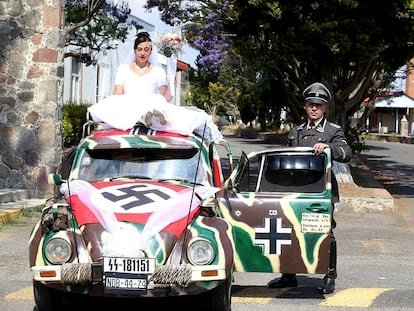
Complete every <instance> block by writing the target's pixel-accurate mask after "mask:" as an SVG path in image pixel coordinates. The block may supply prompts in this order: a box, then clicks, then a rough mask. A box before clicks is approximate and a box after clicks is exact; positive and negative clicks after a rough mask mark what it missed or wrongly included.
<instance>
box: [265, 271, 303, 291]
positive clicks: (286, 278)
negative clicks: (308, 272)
mask: <svg viewBox="0 0 414 311" xmlns="http://www.w3.org/2000/svg"><path fill="white" fill-rule="evenodd" d="M267 286H268V287H270V288H285V287H297V286H298V281H297V280H296V275H294V274H282V277H281V278H280V279H273V280H271V281H270V282H269V283H267Z"/></svg>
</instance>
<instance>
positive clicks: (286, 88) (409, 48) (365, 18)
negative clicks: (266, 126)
mask: <svg viewBox="0 0 414 311" xmlns="http://www.w3.org/2000/svg"><path fill="white" fill-rule="evenodd" d="M147 6H148V7H155V6H157V7H158V8H159V9H160V11H161V15H162V16H163V18H164V20H166V21H168V20H170V21H172V22H174V21H177V20H180V19H181V20H182V21H184V22H185V24H186V23H190V22H191V23H190V24H189V26H188V27H187V28H186V29H187V31H188V32H190V33H189V34H188V38H190V39H189V43H190V44H194V43H197V36H198V35H199V34H203V32H201V31H200V29H203V28H208V27H209V28H211V25H212V22H213V18H214V21H215V22H216V23H217V24H219V25H220V28H217V29H220V31H222V34H223V35H221V36H217V33H212V32H211V33H212V34H211V41H212V42H208V44H207V43H205V44H204V46H208V45H209V46H211V47H214V48H215V49H220V48H222V49H223V50H224V51H231V50H234V51H235V54H236V55H238V56H239V57H240V59H241V61H238V62H237V64H238V66H240V67H238V66H234V62H233V61H232V60H230V61H226V62H220V66H221V68H223V67H226V66H232V69H234V74H237V75H239V78H238V79H232V80H231V81H229V83H233V82H235V81H237V82H238V84H237V85H236V87H238V88H239V90H240V94H241V98H243V100H241V101H240V102H244V103H247V104H248V105H251V104H253V105H255V106H256V109H255V110H256V111H257V112H258V114H259V118H262V117H263V116H260V114H262V115H264V114H268V113H269V112H271V113H272V112H273V113H274V112H277V111H280V110H281V109H282V108H283V107H286V109H288V111H289V114H288V116H289V117H290V121H293V122H298V121H299V120H300V119H301V118H302V117H303V109H302V106H303V99H302V97H301V91H302V90H303V89H304V87H305V86H306V85H307V84H309V83H312V82H315V81H320V82H323V83H325V84H327V85H328V86H329V87H330V88H331V89H332V91H333V94H334V102H333V104H332V105H330V106H329V110H328V118H329V119H331V120H333V121H336V122H338V123H340V124H342V125H343V126H346V125H347V122H346V120H347V119H348V118H349V117H350V116H351V115H353V114H354V112H355V111H356V110H358V109H359V107H360V103H361V102H362V101H363V99H365V98H366V97H367V96H369V95H370V96H371V97H375V94H376V93H377V92H379V91H381V90H382V88H383V87H384V86H386V85H388V84H389V77H390V76H392V73H393V72H395V71H396V70H397V69H398V68H399V67H400V66H402V65H403V64H408V65H409V66H410V64H409V61H410V59H411V58H412V57H413V56H414V48H413V42H414V27H413V26H414V23H413V22H414V18H413V17H414V16H413V10H412V0H379V1H378V0H375V1H374V0H345V1H342V0H341V1H339V0H323V1H298V0H280V1H268V0H255V1H250V0H237V1H230V0H218V1H214V2H212V1H208V0H207V1H173V0H168V1H167V0H157V1H154V0H151V1H147ZM195 8H198V10H196V9H195ZM374 8H375V12H374ZM166 12H167V13H168V14H163V13H166ZM199 12H202V16H200V13H199ZM194 25H197V27H196V26H194ZM192 29H196V30H197V32H194V31H193V32H191V31H192ZM206 38H207V36H205V37H204V38H203V39H204V40H206ZM219 38H224V39H225V40H231V48H229V45H228V44H227V43H223V44H222V45H220V44H218V43H217V42H216V41H217V40H218V39H219ZM203 52H204V53H208V52H211V53H213V52H214V53H215V54H216V55H218V54H219V52H218V51H217V50H216V51H214V49H210V50H209V49H204V50H203ZM224 55H230V54H229V53H227V54H224ZM202 56H203V57H204V58H206V59H208V56H209V55H208V54H204V55H202ZM210 58H211V55H210ZM201 60H202V59H200V60H199V63H198V65H201V66H200V67H201V69H200V70H205V68H203V65H204V63H203V62H201ZM212 63H213V64H214V62H212ZM215 64H217V62H216V63H215ZM222 70H223V69H220V72H221V71H222ZM252 72H254V74H252ZM387 73H391V75H389V74H388V75H387ZM216 78H217V79H219V78H220V73H218V74H217V75H216ZM209 79H211V77H209ZM246 81H247V82H246ZM210 82H211V80H210ZM256 96H258V97H257V100H252V99H250V100H246V99H248V98H255V97H256ZM266 117H268V116H266Z"/></svg>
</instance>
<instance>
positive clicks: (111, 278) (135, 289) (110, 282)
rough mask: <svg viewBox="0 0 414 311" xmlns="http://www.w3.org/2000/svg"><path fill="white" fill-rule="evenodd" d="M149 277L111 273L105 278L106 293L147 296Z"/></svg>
mask: <svg viewBox="0 0 414 311" xmlns="http://www.w3.org/2000/svg"><path fill="white" fill-rule="evenodd" d="M147 284H148V279H147V275H145V274H141V275H131V274H120V273H110V274H106V275H105V278H104V287H105V290H104V291H105V293H108V294H133V295H145V294H146V293H147Z"/></svg>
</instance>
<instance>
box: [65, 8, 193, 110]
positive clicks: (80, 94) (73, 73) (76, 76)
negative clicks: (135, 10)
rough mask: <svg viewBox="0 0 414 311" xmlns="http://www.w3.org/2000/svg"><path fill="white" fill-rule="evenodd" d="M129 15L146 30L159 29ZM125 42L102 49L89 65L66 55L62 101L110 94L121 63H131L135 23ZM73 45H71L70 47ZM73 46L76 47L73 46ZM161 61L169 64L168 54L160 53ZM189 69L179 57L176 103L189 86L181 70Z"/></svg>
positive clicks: (89, 100)
mask: <svg viewBox="0 0 414 311" xmlns="http://www.w3.org/2000/svg"><path fill="white" fill-rule="evenodd" d="M129 18H130V19H131V20H134V21H135V22H136V23H138V24H139V25H142V26H143V29H142V30H140V31H147V32H149V33H150V34H152V33H154V32H155V31H156V27H155V26H154V25H152V24H150V23H147V22H146V21H144V20H142V19H140V18H138V17H136V16H133V15H130V16H129ZM130 27H131V28H130V29H131V31H130V33H129V34H128V37H127V39H126V40H125V42H124V43H120V44H119V45H118V48H117V49H111V50H107V51H105V52H103V53H102V52H101V53H102V54H101V55H99V59H98V62H97V64H96V65H89V66H86V64H84V63H82V62H80V61H79V60H78V59H77V58H74V57H67V58H65V60H64V86H63V103H65V104H67V103H76V104H95V103H97V102H99V101H100V100H102V99H103V98H105V97H107V96H109V95H111V94H112V93H113V88H114V79H115V75H116V70H117V68H118V66H119V65H120V64H122V63H128V62H130V61H131V60H132V57H133V46H134V40H135V35H136V32H135V29H134V26H130ZM70 49H71V47H68V50H70ZM72 49H73V47H72ZM158 56H159V60H160V62H161V63H162V64H163V65H164V66H165V67H166V58H165V56H163V55H161V54H158ZM187 69H188V64H186V63H184V62H182V61H178V63H177V78H176V81H177V83H178V81H179V82H180V83H179V85H177V88H176V96H175V98H174V99H173V101H174V103H175V104H178V105H185V104H184V97H185V91H186V89H187V88H188V78H186V75H184V76H183V77H181V76H182V74H181V73H182V72H183V71H186V70H187Z"/></svg>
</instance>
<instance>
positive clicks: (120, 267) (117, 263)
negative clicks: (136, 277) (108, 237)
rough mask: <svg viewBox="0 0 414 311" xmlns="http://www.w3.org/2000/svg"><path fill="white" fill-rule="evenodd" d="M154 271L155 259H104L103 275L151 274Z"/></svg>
mask: <svg viewBox="0 0 414 311" xmlns="http://www.w3.org/2000/svg"><path fill="white" fill-rule="evenodd" d="M154 271H155V258H130V257H104V273H107V272H117V273H131V274H151V273H154Z"/></svg>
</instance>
